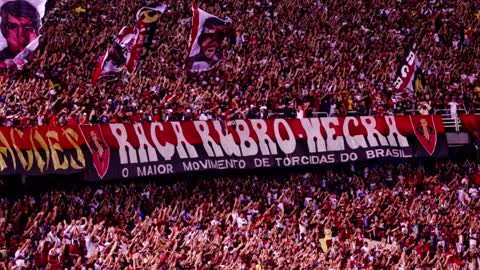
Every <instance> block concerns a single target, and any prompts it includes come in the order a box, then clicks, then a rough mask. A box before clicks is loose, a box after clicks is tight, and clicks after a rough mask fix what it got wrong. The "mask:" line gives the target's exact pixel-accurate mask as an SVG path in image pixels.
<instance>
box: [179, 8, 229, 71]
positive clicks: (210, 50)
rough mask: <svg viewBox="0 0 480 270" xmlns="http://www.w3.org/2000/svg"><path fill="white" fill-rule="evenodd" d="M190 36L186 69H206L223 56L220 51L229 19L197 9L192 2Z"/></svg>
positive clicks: (214, 64) (212, 66)
mask: <svg viewBox="0 0 480 270" xmlns="http://www.w3.org/2000/svg"><path fill="white" fill-rule="evenodd" d="M192 10H193V19H192V36H191V40H190V49H189V54H188V58H187V61H186V64H187V70H189V71H192V72H201V71H207V70H210V69H212V68H214V67H215V66H216V65H217V64H218V63H220V62H221V61H222V60H223V58H224V56H223V52H222V51H221V46H222V42H223V40H224V38H225V36H226V33H227V29H228V27H229V23H231V20H230V19H228V18H227V19H220V18H218V17H216V16H214V15H212V14H210V13H208V12H205V11H203V10H202V9H199V8H198V6H197V4H196V3H195V2H193V3H192Z"/></svg>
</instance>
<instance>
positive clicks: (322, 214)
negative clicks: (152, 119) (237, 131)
mask: <svg viewBox="0 0 480 270" xmlns="http://www.w3.org/2000/svg"><path fill="white" fill-rule="evenodd" d="M479 188H480V173H479V168H478V165H477V163H475V162H468V161H467V162H465V163H464V164H456V163H453V162H451V161H438V162H436V163H435V164H432V165H431V166H429V167H425V168H424V167H422V166H419V165H418V164H415V163H414V162H412V163H410V164H409V163H406V164H395V165H394V164H391V163H383V164H378V163H377V164H373V165H364V166H360V165H343V166H341V167H338V168H318V169H316V170H315V171H310V172H307V173H304V172H302V173H300V172H297V173H291V174H290V175H285V174H283V175H281V176H280V175H277V176H274V175H271V174H270V175H268V176H255V175H248V176H237V177H232V176H223V177H213V178H212V177H203V178H202V177H199V178H198V179H197V180H195V181H192V179H191V178H190V179H187V180H186V181H174V182H172V183H163V184H162V183H160V181H158V179H156V181H153V182H148V181H145V182H137V183H135V182H131V183H126V184H125V183H124V184H118V183H115V184H103V185H101V186H97V187H91V186H87V187H76V188H74V187H69V188H68V189H66V190H50V191H48V192H46V193H41V194H29V195H27V194H23V195H20V197H13V196H9V197H1V199H0V256H1V260H0V269H1V270H3V269H8V270H11V269H105V270H106V269H130V270H132V269H152V270H154V269H256V270H259V269H328V270H330V269H343V270H353V269H395V270H397V269H402V270H407V269H437V270H439V269H468V270H476V269H479V265H480V246H479V245H478V240H479V239H478V238H479V237H480V235H479V234H480V221H479V217H480V216H479V211H480V200H479Z"/></svg>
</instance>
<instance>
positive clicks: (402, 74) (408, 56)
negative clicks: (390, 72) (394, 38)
mask: <svg viewBox="0 0 480 270" xmlns="http://www.w3.org/2000/svg"><path fill="white" fill-rule="evenodd" d="M417 68H418V60H417V52H416V44H415V43H412V44H411V45H410V46H409V47H408V49H407V51H406V52H405V57H404V59H403V62H402V63H401V65H400V67H399V68H398V70H397V74H396V76H395V81H394V82H393V85H394V86H395V89H396V93H398V94H401V93H404V92H405V91H406V92H407V93H408V94H410V95H413V92H414V89H415V86H414V78H415V74H416V71H417Z"/></svg>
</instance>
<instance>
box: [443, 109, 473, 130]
mask: <svg viewBox="0 0 480 270" xmlns="http://www.w3.org/2000/svg"><path fill="white" fill-rule="evenodd" d="M468 113H469V112H468V111H467V110H464V109H459V110H457V114H455V115H453V114H452V113H451V111H450V110H446V109H442V110H435V114H440V115H441V116H442V120H443V126H444V127H445V129H450V130H455V132H459V131H460V129H461V128H462V121H461V120H460V118H459V117H458V115H459V114H468Z"/></svg>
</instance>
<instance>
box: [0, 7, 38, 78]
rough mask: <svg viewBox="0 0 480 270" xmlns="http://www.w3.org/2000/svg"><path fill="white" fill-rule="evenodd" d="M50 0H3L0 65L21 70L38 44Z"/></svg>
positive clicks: (0, 19) (0, 18)
mask: <svg viewBox="0 0 480 270" xmlns="http://www.w3.org/2000/svg"><path fill="white" fill-rule="evenodd" d="M46 3H47V0H28V1H27V0H0V30H1V31H0V67H3V68H10V67H14V66H16V67H17V68H19V69H21V68H22V66H23V65H25V64H26V63H27V62H28V58H29V57H30V55H31V54H32V52H33V51H35V49H36V48H37V47H38V44H39V39H40V37H41V35H40V29H41V27H42V18H43V16H44V15H45V4H46Z"/></svg>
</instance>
